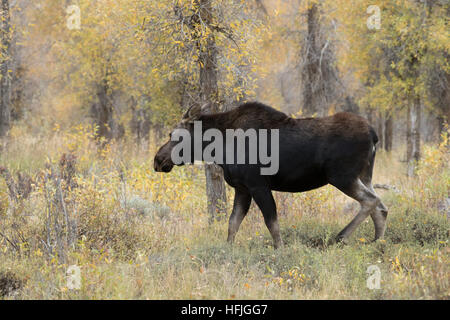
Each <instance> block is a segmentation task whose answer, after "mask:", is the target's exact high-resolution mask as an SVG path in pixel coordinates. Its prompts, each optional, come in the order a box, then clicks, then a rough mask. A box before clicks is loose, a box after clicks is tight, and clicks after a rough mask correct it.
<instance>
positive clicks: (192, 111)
mask: <svg viewBox="0 0 450 320" xmlns="http://www.w3.org/2000/svg"><path fill="white" fill-rule="evenodd" d="M207 108H209V103H206V104H204V105H203V106H202V107H200V105H199V104H194V105H193V106H192V107H190V108H189V109H188V111H186V113H185V114H184V116H183V121H184V122H191V121H195V120H198V119H199V118H200V116H201V115H202V113H203V112H204V111H205V110H206V109H207Z"/></svg>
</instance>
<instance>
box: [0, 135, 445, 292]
mask: <svg viewBox="0 0 450 320" xmlns="http://www.w3.org/2000/svg"><path fill="white" fill-rule="evenodd" d="M53 139H56V140H58V139H61V140H62V141H65V140H64V137H62V138H57V137H54V138H53ZM76 140H77V141H79V142H78V144H77V145H76V146H73V145H71V146H70V148H69V147H67V146H66V147H65V145H64V143H63V142H55V141H52V142H48V145H47V155H48V156H49V158H50V160H53V162H50V167H51V168H53V169H52V170H55V172H57V170H59V169H58V165H57V161H56V160H58V157H59V155H60V154H61V152H67V151H70V150H72V151H73V152H74V153H75V154H77V155H78V156H79V158H78V163H77V174H76V179H77V183H78V187H77V188H74V189H72V190H67V191H64V194H63V196H64V204H65V210H66V212H67V214H68V217H69V224H70V226H71V228H73V229H70V230H72V231H71V232H72V233H68V232H69V231H68V230H69V228H67V224H66V220H65V216H64V210H63V207H62V206H61V203H60V202H58V200H55V199H58V195H59V194H58V189H57V188H56V187H55V185H54V184H52V182H51V181H50V182H47V184H45V183H44V182H43V180H42V179H41V178H40V177H42V174H43V173H44V171H43V170H44V167H45V165H44V164H45V162H46V161H45V159H34V157H43V155H44V153H43V152H42V153H40V152H38V153H37V154H34V155H33V154H29V153H27V152H26V150H25V148H24V149H21V148H20V147H19V146H16V147H14V148H13V150H12V151H11V152H12V153H8V149H7V151H6V153H3V154H2V155H1V156H0V160H1V161H2V163H4V164H5V165H6V166H9V168H10V170H11V171H12V172H15V171H17V170H23V171H26V172H28V173H30V174H31V175H33V177H34V178H35V188H34V191H33V192H32V194H31V196H30V197H29V198H27V199H25V200H23V201H21V202H20V203H17V204H11V205H13V206H15V210H14V212H13V213H9V214H7V211H8V210H7V208H8V206H9V205H10V204H9V203H8V196H7V194H8V193H7V192H8V191H7V188H6V184H5V183H4V181H3V179H1V180H0V199H1V200H2V201H1V205H0V232H1V233H2V235H0V286H1V285H2V283H4V284H8V283H9V284H11V283H12V284H17V285H14V286H13V287H14V288H13V289H8V288H7V289H5V290H3V291H1V290H0V292H2V298H3V299H448V298H449V297H450V292H449V274H450V272H449V271H450V270H449V253H450V250H449V230H450V228H449V227H450V222H449V220H448V217H447V214H446V213H445V212H442V210H441V209H439V206H438V204H439V202H440V201H441V200H442V199H445V197H446V196H448V194H449V190H448V186H449V176H450V174H449V167H448V161H447V160H448V154H447V153H446V152H445V150H444V151H442V149H441V148H437V147H430V148H431V149H430V150H432V151H433V152H431V153H430V154H433V158H432V160H433V161H431V160H430V159H429V158H427V156H426V155H425V160H424V162H423V163H422V164H421V165H420V170H419V172H418V176H417V177H416V178H413V179H407V178H406V177H404V175H403V171H402V170H403V169H404V168H403V164H402V163H400V162H399V161H398V160H397V159H398V158H399V154H397V153H394V154H384V153H380V155H379V156H378V159H377V164H376V169H375V176H374V182H376V183H387V184H391V185H395V186H396V187H397V189H398V190H399V191H398V192H395V191H394V190H391V191H380V192H379V193H380V196H381V198H382V200H383V202H384V203H385V204H386V205H387V206H388V208H389V215H388V222H387V230H386V237H385V239H384V240H383V241H378V242H375V243H373V242H371V240H372V238H373V235H374V227H373V223H372V221H371V220H370V219H367V221H365V222H364V223H363V224H362V225H361V226H360V227H359V228H358V229H357V230H356V231H355V233H354V234H353V235H352V237H351V238H350V241H349V243H348V244H346V245H342V244H334V242H333V239H334V237H335V236H336V234H337V233H338V232H339V231H340V230H341V229H342V228H343V227H344V226H345V225H346V224H347V223H348V222H349V221H350V220H351V219H352V217H353V216H354V215H355V214H356V211H357V210H358V209H357V207H355V208H354V209H353V210H350V211H348V210H345V208H346V207H347V204H348V203H349V202H351V201H352V200H350V199H349V198H347V197H346V196H344V195H343V194H342V193H340V192H339V191H337V190H335V189H333V188H332V187H330V186H327V187H325V188H322V189H319V190H315V191H312V192H308V193H302V194H280V193H276V194H275V198H276V200H277V203H278V209H279V213H280V214H279V215H280V224H281V232H282V238H283V240H284V243H285V246H284V247H283V248H281V249H279V250H274V249H273V247H272V239H271V237H270V235H269V232H268V231H267V228H266V227H265V225H264V222H263V219H262V215H261V213H260V212H259V210H258V208H257V207H256V206H255V205H254V204H252V207H251V209H250V212H249V214H248V216H247V217H246V219H245V220H244V222H243V223H242V226H241V229H240V230H239V233H238V234H237V237H236V242H235V244H234V245H233V246H230V245H228V244H227V243H226V241H225V239H226V232H227V221H226V220H222V221H218V222H215V223H214V224H212V225H210V224H209V223H208V216H207V214H206V198H205V190H204V174H203V172H202V170H201V168H197V167H187V168H176V169H175V170H174V171H173V172H172V173H170V174H168V175H164V174H159V173H154V172H153V171H152V169H151V168H152V161H151V158H152V154H153V152H152V151H150V152H148V153H139V152H137V151H136V150H132V149H131V150H128V149H127V148H131V147H127V146H126V145H111V146H109V147H108V148H107V150H104V151H102V152H98V150H97V149H96V147H95V145H92V144H91V143H89V142H87V140H85V139H84V138H83V136H79V137H78V138H77V139H76ZM42 143H43V144H45V142H44V141H42ZM55 146H58V147H55ZM40 148H41V149H42V150H44V149H45V145H44V146H41V147H40ZM64 148H66V149H64ZM118 150H121V151H122V152H118ZM127 150H128V151H127ZM436 150H437V151H439V152H437V153H436ZM118 155H120V156H118ZM439 157H440V158H439ZM14 158H18V159H20V161H18V163H23V164H26V163H27V164H28V165H26V166H25V165H23V166H22V165H21V166H16V167H14V166H13V165H12V163H13V161H14ZM149 159H150V160H149ZM21 168H23V169H21ZM25 168H26V169H25ZM386 168H389V169H386ZM63 187H64V185H63ZM232 196H233V192H232V190H231V189H229V190H228V197H229V207H231V201H232ZM49 212H50V213H51V216H52V219H51V220H50V223H49V220H48V214H49ZM55 222H56V224H55ZM58 228H59V229H58ZM49 231H50V235H49ZM67 235H71V236H72V237H73V241H67V239H66V236H67ZM48 239H50V240H48ZM45 243H47V244H45ZM48 243H50V244H51V245H52V246H53V249H52V250H50V249H49V247H48ZM58 243H59V247H58ZM70 265H77V266H79V267H80V269H81V280H82V281H81V284H82V285H81V288H80V289H79V290H71V289H70V288H69V286H68V280H67V279H68V276H67V274H66V272H67V268H68V267H69V266H70ZM371 265H375V266H378V267H379V268H380V271H381V284H380V289H369V288H368V287H367V279H368V277H369V274H368V273H367V270H368V267H369V266H371ZM4 286H5V288H6V285H4ZM10 287H11V286H10ZM0 289H1V288H0Z"/></svg>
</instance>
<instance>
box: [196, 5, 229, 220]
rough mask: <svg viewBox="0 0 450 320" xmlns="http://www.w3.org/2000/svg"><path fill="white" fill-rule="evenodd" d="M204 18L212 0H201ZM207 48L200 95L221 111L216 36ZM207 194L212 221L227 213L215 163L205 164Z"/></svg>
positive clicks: (201, 55)
mask: <svg viewBox="0 0 450 320" xmlns="http://www.w3.org/2000/svg"><path fill="white" fill-rule="evenodd" d="M200 6H201V10H202V12H201V17H202V20H203V21H204V22H205V23H206V24H209V23H211V22H212V7H211V1H210V0H201V1H200ZM204 49H205V50H200V52H199V59H200V90H201V92H200V96H201V99H202V100H203V102H209V103H210V104H211V108H210V111H211V112H213V113H215V112H219V111H220V107H219V105H218V102H217V101H218V86H217V46H216V43H215V40H214V37H213V36H212V35H210V36H209V37H208V39H207V42H206V48H204ZM205 176H206V195H207V200H208V214H209V217H210V222H212V221H214V220H218V219H220V218H221V217H224V216H225V215H226V189H225V183H224V179H223V171H222V168H220V167H219V166H217V165H215V164H205Z"/></svg>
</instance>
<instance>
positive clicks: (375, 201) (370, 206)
mask: <svg viewBox="0 0 450 320" xmlns="http://www.w3.org/2000/svg"><path fill="white" fill-rule="evenodd" d="M336 187H337V188H338V189H339V190H341V191H342V192H344V193H345V194H346V195H348V196H349V197H351V198H353V199H355V200H356V201H358V202H359V204H360V205H361V209H360V211H359V212H358V214H357V215H356V216H355V218H353V220H352V221H351V222H350V223H349V224H348V225H347V226H346V227H345V228H344V229H343V230H342V231H341V232H339V234H338V236H337V240H338V241H343V240H345V239H347V238H348V237H349V236H350V235H351V234H352V232H353V231H355V229H356V228H357V227H358V226H359V225H360V224H361V222H363V221H364V220H365V219H366V218H367V217H368V216H369V215H371V214H372V213H373V212H374V211H375V210H376V208H377V206H378V205H379V204H380V203H381V201H380V199H379V198H378V197H377V195H376V194H375V193H374V192H372V191H371V190H370V189H369V188H368V187H367V186H365V185H364V184H363V183H362V182H361V180H360V179H359V178H358V179H356V181H355V182H353V183H352V184H351V185H350V186H349V187H342V186H336Z"/></svg>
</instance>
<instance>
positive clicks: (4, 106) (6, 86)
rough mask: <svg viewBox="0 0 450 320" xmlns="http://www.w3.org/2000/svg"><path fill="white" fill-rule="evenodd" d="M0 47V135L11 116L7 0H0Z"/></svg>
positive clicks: (9, 35) (8, 12)
mask: <svg viewBox="0 0 450 320" xmlns="http://www.w3.org/2000/svg"><path fill="white" fill-rule="evenodd" d="M1 5H2V7H1V10H2V12H1V22H0V23H1V29H0V33H1V37H2V39H1V48H0V77H1V79H0V136H3V135H4V134H5V133H6V132H7V130H8V129H9V124H10V118H11V109H10V103H11V79H10V75H9V64H10V59H11V57H10V48H11V16H10V7H9V0H2V4H1Z"/></svg>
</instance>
